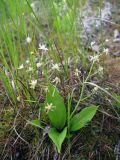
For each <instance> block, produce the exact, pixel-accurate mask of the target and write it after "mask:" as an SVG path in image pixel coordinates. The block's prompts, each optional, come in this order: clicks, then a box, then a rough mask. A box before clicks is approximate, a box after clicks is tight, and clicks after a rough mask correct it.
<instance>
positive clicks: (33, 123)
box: [27, 119, 44, 129]
mask: <svg viewBox="0 0 120 160" xmlns="http://www.w3.org/2000/svg"><path fill="white" fill-rule="evenodd" d="M27 122H28V124H31V125H33V126H35V127H39V128H41V129H44V127H43V126H42V125H41V123H40V120H39V119H34V120H32V121H27Z"/></svg>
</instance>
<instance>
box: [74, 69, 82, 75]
mask: <svg viewBox="0 0 120 160" xmlns="http://www.w3.org/2000/svg"><path fill="white" fill-rule="evenodd" d="M79 73H81V71H79V70H78V68H76V69H75V75H76V76H77V77H78V76H79Z"/></svg>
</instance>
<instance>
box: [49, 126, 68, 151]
mask: <svg viewBox="0 0 120 160" xmlns="http://www.w3.org/2000/svg"><path fill="white" fill-rule="evenodd" d="M66 134H67V127H65V128H64V130H63V131H62V132H58V131H57V130H56V129H55V128H50V129H49V132H48V135H49V137H50V138H51V139H52V141H53V142H54V144H55V145H56V147H57V150H58V153H60V151H61V146H62V143H63V141H64V139H65V137H66Z"/></svg>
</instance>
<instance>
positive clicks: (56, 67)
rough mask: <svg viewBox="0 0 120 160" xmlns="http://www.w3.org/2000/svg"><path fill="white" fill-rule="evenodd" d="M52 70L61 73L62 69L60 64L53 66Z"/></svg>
mask: <svg viewBox="0 0 120 160" xmlns="http://www.w3.org/2000/svg"><path fill="white" fill-rule="evenodd" d="M52 70H57V71H60V67H59V64H57V63H56V64H53V66H52Z"/></svg>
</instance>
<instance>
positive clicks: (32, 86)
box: [29, 80, 37, 89]
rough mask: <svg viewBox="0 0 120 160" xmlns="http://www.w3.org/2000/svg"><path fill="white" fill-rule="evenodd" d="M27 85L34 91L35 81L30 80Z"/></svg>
mask: <svg viewBox="0 0 120 160" xmlns="http://www.w3.org/2000/svg"><path fill="white" fill-rule="evenodd" d="M29 84H30V85H31V86H30V88H32V89H35V87H36V85H37V80H31V82H30V83H29Z"/></svg>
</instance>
